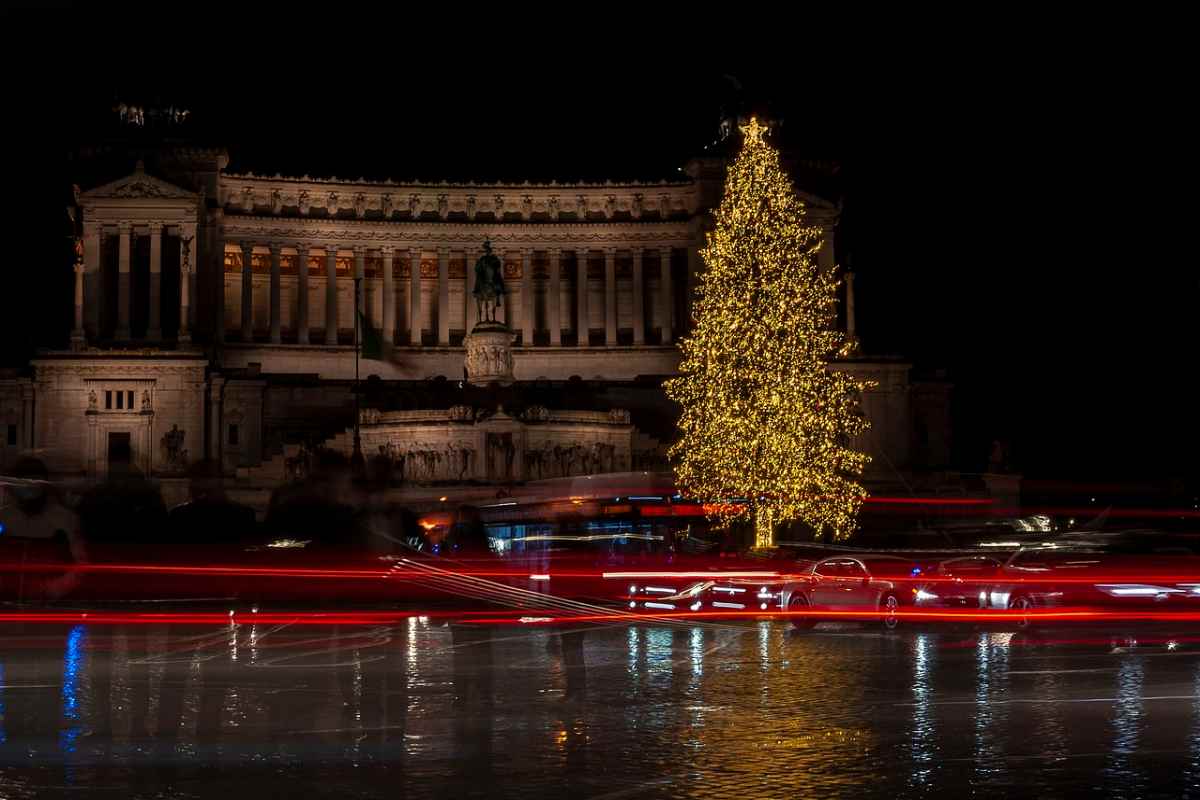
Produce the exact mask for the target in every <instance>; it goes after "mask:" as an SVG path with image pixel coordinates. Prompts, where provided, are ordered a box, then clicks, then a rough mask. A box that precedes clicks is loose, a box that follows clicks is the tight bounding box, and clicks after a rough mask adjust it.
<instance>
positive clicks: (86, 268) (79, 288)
mask: <svg viewBox="0 0 1200 800" xmlns="http://www.w3.org/2000/svg"><path fill="white" fill-rule="evenodd" d="M134 227H135V225H134V223H132V222H121V223H118V224H117V237H118V245H117V326H116V331H115V334H114V338H115V339H117V340H118V341H128V340H129V339H130V338H132V332H131V330H130V325H129V319H130V302H131V301H130V298H131V295H132V288H133V287H132V280H131V275H132V264H131V261H132V252H133V232H134ZM166 227H167V225H166V223H150V225H149V233H150V287H149V288H150V309H149V311H150V313H149V319H148V321H147V326H146V338H147V339H148V340H151V341H158V340H161V339H162V338H163V331H162V238H163V232H164V230H165V228H166ZM179 229H180V239H181V248H182V250H181V252H180V261H179V331H178V339H179V341H180V342H187V341H189V340H190V333H189V331H188V317H189V315H190V312H191V308H190V305H191V294H190V288H191V287H190V284H191V279H192V278H191V275H192V269H191V259H192V257H193V249H194V245H195V237H196V225H195V223H184V224H182V225H180V226H179ZM102 246H103V231H102V229H101V228H100V226H99V225H97V224H89V225H85V227H84V248H83V252H84V256H83V257H84V260H83V261H82V262H80V263H77V264H76V265H75V320H74V322H75V324H74V327H73V329H72V331H71V340H72V342H73V343H75V344H76V345H82V343H83V341H84V285H85V278H86V276H87V275H89V274H90V275H93V276H95V278H94V281H93V286H94V287H95V288H94V291H96V292H97V294H98V295H99V293H100V292H101V288H100V287H101V280H100V254H101V249H102ZM94 305H95V306H96V307H97V309H98V308H99V305H100V304H99V302H98V301H97V302H96V303H94ZM97 320H98V317H97Z"/></svg>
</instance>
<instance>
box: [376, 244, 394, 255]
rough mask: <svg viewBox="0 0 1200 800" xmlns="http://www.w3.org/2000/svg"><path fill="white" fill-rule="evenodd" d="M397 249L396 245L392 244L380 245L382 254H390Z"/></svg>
mask: <svg viewBox="0 0 1200 800" xmlns="http://www.w3.org/2000/svg"><path fill="white" fill-rule="evenodd" d="M395 249H396V248H395V245H390V244H381V245H379V252H380V254H381V255H385V256H390V255H391V254H392V252H393V251H394V250H395Z"/></svg>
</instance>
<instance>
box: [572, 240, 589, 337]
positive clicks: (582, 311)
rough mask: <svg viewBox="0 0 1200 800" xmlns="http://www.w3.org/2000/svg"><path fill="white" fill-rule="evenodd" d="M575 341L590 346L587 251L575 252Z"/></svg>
mask: <svg viewBox="0 0 1200 800" xmlns="http://www.w3.org/2000/svg"><path fill="white" fill-rule="evenodd" d="M575 339H576V342H575V343H576V344H577V345H579V346H580V347H587V346H588V265H587V250H576V251H575Z"/></svg>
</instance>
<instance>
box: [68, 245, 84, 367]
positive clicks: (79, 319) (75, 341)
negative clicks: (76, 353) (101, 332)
mask: <svg viewBox="0 0 1200 800" xmlns="http://www.w3.org/2000/svg"><path fill="white" fill-rule="evenodd" d="M86 271H87V267H85V266H84V265H83V263H82V262H80V263H78V264H76V265H75V327H74V328H73V329H72V330H71V349H72V350H82V349H83V346H84V334H83V274H84V272H86Z"/></svg>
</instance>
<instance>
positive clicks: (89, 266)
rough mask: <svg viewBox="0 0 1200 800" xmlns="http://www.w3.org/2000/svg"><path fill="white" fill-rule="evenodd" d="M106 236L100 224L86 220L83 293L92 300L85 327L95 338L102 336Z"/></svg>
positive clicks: (87, 310)
mask: <svg viewBox="0 0 1200 800" xmlns="http://www.w3.org/2000/svg"><path fill="white" fill-rule="evenodd" d="M103 241H104V237H103V236H101V231H100V225H99V224H98V223H95V222H85V223H84V225H83V264H84V267H86V271H85V273H84V276H83V283H84V285H83V293H84V297H87V298H88V299H89V301H90V305H88V306H87V307H86V308H85V309H84V315H85V318H84V327H85V328H87V330H88V332H89V333H91V335H92V338H93V339H98V338H100V321H101V315H102V313H103V312H102V311H101V309H102V308H103V307H104V301H105V298H104V292H103V290H102V287H103V286H104V281H103V280H102V279H101V276H100V247H101V242H103Z"/></svg>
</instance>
